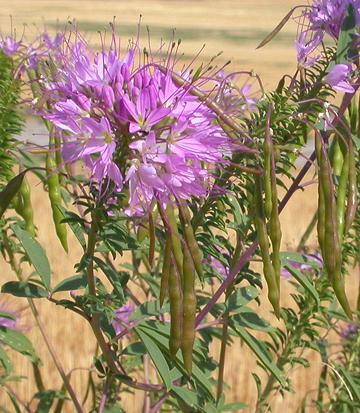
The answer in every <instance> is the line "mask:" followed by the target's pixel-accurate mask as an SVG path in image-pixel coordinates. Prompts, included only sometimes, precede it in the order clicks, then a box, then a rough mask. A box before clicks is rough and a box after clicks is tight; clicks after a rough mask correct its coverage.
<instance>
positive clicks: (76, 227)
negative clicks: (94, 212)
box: [59, 208, 86, 251]
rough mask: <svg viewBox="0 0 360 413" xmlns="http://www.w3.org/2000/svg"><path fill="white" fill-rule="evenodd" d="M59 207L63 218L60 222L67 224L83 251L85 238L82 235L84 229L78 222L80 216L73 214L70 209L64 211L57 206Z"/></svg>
mask: <svg viewBox="0 0 360 413" xmlns="http://www.w3.org/2000/svg"><path fill="white" fill-rule="evenodd" d="M59 209H61V212H62V213H63V215H64V219H63V220H62V222H63V223H64V224H65V223H66V224H68V225H69V227H70V229H71V231H72V232H73V234H74V235H75V237H76V238H77V240H78V241H79V244H80V245H81V246H82V249H83V250H84V251H85V250H86V240H85V237H84V229H83V227H82V226H81V223H80V218H79V217H78V216H77V215H76V214H74V213H73V212H70V211H65V210H64V208H59Z"/></svg>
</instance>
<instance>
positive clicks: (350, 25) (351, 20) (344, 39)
mask: <svg viewBox="0 0 360 413" xmlns="http://www.w3.org/2000/svg"><path fill="white" fill-rule="evenodd" d="M355 36H356V18H355V12H354V8H353V6H352V5H351V4H349V7H348V12H347V15H346V16H345V18H344V21H343V24H342V26H341V30H340V34H339V40H338V45H337V50H336V63H337V64H339V63H348V62H349V61H350V59H351V56H349V53H350V54H351V49H350V46H351V43H352V41H353V39H354V37H355Z"/></svg>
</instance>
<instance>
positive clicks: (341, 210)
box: [336, 150, 350, 246]
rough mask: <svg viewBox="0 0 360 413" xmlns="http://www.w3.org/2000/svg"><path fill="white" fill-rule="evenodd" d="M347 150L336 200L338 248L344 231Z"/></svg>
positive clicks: (347, 177)
mask: <svg viewBox="0 0 360 413" xmlns="http://www.w3.org/2000/svg"><path fill="white" fill-rule="evenodd" d="M349 157H350V156H349V150H347V151H346V153H345V156H344V162H343V166H342V169H341V175H340V179H339V185H338V188H337V199H336V218H337V229H338V238H339V243H340V246H341V245H342V242H343V238H344V229H345V204H346V194H347V187H348V180H349Z"/></svg>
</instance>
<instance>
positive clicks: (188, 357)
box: [181, 244, 196, 376]
mask: <svg viewBox="0 0 360 413" xmlns="http://www.w3.org/2000/svg"><path fill="white" fill-rule="evenodd" d="M183 271H184V272H183V334H182V340H181V351H182V355H183V358H184V366H185V370H186V371H187V373H188V374H189V376H191V372H192V352H193V346H194V340H195V318H196V293H195V268H194V263H193V259H192V257H191V254H190V251H189V248H188V247H187V245H186V244H185V245H184V262H183Z"/></svg>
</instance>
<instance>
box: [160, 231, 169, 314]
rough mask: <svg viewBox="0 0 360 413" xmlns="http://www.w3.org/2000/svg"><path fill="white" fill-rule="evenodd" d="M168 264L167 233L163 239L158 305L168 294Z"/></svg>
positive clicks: (161, 303)
mask: <svg viewBox="0 0 360 413" xmlns="http://www.w3.org/2000/svg"><path fill="white" fill-rule="evenodd" d="M170 266H171V240H170V237H169V235H167V237H166V241H165V252H164V260H163V267H162V272H161V283H160V307H162V306H163V304H164V301H165V298H166V297H167V296H168V294H169V274H170Z"/></svg>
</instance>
